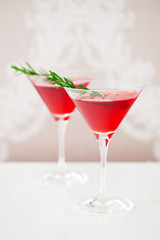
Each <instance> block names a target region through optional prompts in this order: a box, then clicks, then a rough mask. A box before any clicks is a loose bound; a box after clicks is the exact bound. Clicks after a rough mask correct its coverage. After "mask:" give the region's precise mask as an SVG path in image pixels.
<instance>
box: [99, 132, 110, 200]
mask: <svg viewBox="0 0 160 240" xmlns="http://www.w3.org/2000/svg"><path fill="white" fill-rule="evenodd" d="M109 141H110V140H109V138H108V139H106V135H105V136H104V135H103V134H100V135H99V150H100V161H101V184H100V191H99V197H100V198H101V199H104V198H105V196H106V192H107V181H106V167H107V152H108V146H109Z"/></svg>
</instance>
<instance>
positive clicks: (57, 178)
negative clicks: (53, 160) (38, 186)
mask: <svg viewBox="0 0 160 240" xmlns="http://www.w3.org/2000/svg"><path fill="white" fill-rule="evenodd" d="M39 181H40V182H41V183H42V184H45V185H56V186H62V187H63V186H76V185H79V184H83V183H85V182H87V181H88V176H87V175H86V174H85V173H78V172H73V171H68V170H66V171H61V170H60V171H53V172H50V173H47V174H45V175H44V176H42V177H41V178H40V179H39Z"/></svg>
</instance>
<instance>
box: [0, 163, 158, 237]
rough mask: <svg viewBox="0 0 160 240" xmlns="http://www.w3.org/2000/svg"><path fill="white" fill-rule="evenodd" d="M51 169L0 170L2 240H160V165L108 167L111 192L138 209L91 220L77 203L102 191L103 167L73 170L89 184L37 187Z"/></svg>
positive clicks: (9, 166)
mask: <svg viewBox="0 0 160 240" xmlns="http://www.w3.org/2000/svg"><path fill="white" fill-rule="evenodd" d="M54 167H55V165H54V164H51V163H1V164H0V240H42V239H43V240H159V239H160V164H159V163H149V162H147V163H112V164H111V163H109V165H108V179H109V192H110V193H112V194H114V195H117V196H123V197H127V198H129V199H130V200H132V201H133V202H134V203H135V208H134V209H133V210H132V211H130V212H128V213H125V214H119V215H107V216H99V215H87V214H83V213H81V212H79V211H77V209H76V208H75V205H74V203H75V201H76V200H77V199H79V198H82V197H84V196H90V195H91V196H92V195H94V194H95V193H97V191H98V187H99V178H100V171H99V170H100V169H99V163H81V164H80V163H76V164H73V163H72V164H69V167H70V168H72V169H74V170H79V171H85V172H86V173H87V174H88V175H89V177H90V179H89V181H88V183H86V184H84V185H80V186H77V187H72V188H68V189H61V191H60V190H58V189H57V188H54V187H44V186H42V185H40V184H39V183H37V181H36V177H37V176H39V175H41V174H43V173H45V172H47V171H48V170H50V169H52V168H54Z"/></svg>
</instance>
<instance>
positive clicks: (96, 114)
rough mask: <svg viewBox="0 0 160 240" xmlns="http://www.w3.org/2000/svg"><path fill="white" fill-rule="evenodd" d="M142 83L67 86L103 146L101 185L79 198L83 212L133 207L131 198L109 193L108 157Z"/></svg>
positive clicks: (68, 91) (106, 212) (116, 211)
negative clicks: (83, 87)
mask: <svg viewBox="0 0 160 240" xmlns="http://www.w3.org/2000/svg"><path fill="white" fill-rule="evenodd" d="M97 82H98V81H97ZM100 83H101V82H99V84H100ZM100 85H101V84H100ZM142 87H143V86H142V84H139V83H136V82H131V83H128V82H127V83H124V82H122V84H121V82H118V84H117V86H114V87H111V84H110V86H109V87H108V88H105V89H104V90H103V88H102V87H101V88H100V90H99V89H98V90H97V89H96V90H84V89H82V90H80V89H71V88H65V89H66V91H67V93H68V94H69V96H70V97H71V98H72V100H73V102H74V103H75V105H76V107H77V108H78V110H79V112H80V113H81V114H82V116H83V118H84V119H85V120H86V122H87V123H88V125H89V127H90V129H91V131H92V132H93V133H94V135H95V136H96V138H97V140H98V144H99V150H100V161H101V184H100V189H99V192H98V194H97V195H96V196H94V197H87V198H85V199H82V200H79V201H78V202H77V207H78V208H79V209H80V210H82V211H83V212H86V213H97V214H112V213H122V212H126V211H128V210H130V209H132V207H133V203H132V202H131V201H130V200H128V199H124V198H120V197H114V196H110V195H109V193H108V191H107V186H106V160H107V151H108V146H109V142H110V139H111V137H112V136H113V134H114V133H115V131H116V129H117V128H118V126H119V125H120V123H121V121H122V120H123V119H124V117H125V116H126V114H127V113H128V111H129V110H130V108H131V106H132V105H133V103H134V102H135V101H136V99H137V98H138V96H139V94H140V92H141V91H142Z"/></svg>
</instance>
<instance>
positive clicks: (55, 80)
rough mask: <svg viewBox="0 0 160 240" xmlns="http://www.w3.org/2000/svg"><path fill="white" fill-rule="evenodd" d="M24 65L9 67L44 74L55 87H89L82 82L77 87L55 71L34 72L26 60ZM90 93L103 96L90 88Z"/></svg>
mask: <svg viewBox="0 0 160 240" xmlns="http://www.w3.org/2000/svg"><path fill="white" fill-rule="evenodd" d="M26 67H27V68H26ZM26 67H24V66H21V68H20V67H17V66H15V65H12V66H11V68H13V69H14V70H15V71H16V73H18V72H20V73H23V74H26V75H34V76H45V77H46V79H47V80H49V81H51V82H52V84H53V85H54V84H57V85H59V87H57V89H58V88H61V87H66V88H74V89H78V87H79V88H81V89H84V90H90V89H89V88H87V87H85V86H83V84H79V85H78V87H76V86H75V84H74V83H73V82H72V81H71V80H69V79H67V78H65V77H64V78H61V77H60V76H58V74H56V73H55V72H52V71H49V73H47V72H46V71H44V70H43V71H40V72H36V71H35V70H34V68H33V67H32V66H31V65H30V64H29V63H28V62H26ZM85 93H86V91H82V90H80V94H81V95H83V94H85ZM90 95H91V96H93V97H96V96H101V97H104V96H103V95H102V94H101V93H99V92H97V91H92V90H91V93H90Z"/></svg>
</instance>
